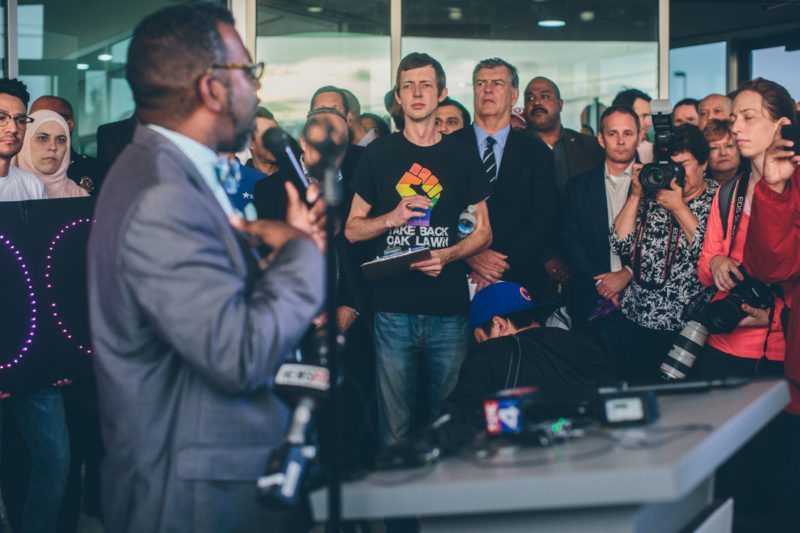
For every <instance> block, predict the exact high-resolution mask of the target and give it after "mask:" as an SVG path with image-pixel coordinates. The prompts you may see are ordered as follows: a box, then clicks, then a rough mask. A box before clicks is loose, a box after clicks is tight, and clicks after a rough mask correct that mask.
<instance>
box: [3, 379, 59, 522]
mask: <svg viewBox="0 0 800 533" xmlns="http://www.w3.org/2000/svg"><path fill="white" fill-rule="evenodd" d="M0 406H2V410H0V413H2V412H3V411H5V413H6V416H8V414H7V413H13V415H14V417H15V418H16V420H17V424H18V425H19V429H20V432H21V433H22V437H23V439H24V440H25V444H26V445H27V446H28V452H29V453H30V456H31V474H30V481H29V482H28V492H27V495H26V497H25V506H24V508H23V510H22V531H23V533H34V532H35V533H47V532H55V531H56V528H57V524H58V513H59V511H60V510H61V501H62V499H63V497H64V488H65V486H66V483H67V474H68V473H69V437H68V434H67V421H66V418H65V416H64V401H63V400H62V398H61V391H60V390H59V389H55V388H52V387H45V388H42V389H37V390H33V391H27V392H21V393H13V394H12V396H11V398H9V399H7V400H3V402H2V403H0ZM1 421H2V420H1V419H0V422H1Z"/></svg>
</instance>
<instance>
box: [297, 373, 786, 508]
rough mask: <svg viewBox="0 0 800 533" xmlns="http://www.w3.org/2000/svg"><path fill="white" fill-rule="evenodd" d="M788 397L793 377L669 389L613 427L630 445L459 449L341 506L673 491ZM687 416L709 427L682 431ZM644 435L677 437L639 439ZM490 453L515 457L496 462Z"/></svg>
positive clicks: (619, 498)
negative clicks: (649, 407)
mask: <svg viewBox="0 0 800 533" xmlns="http://www.w3.org/2000/svg"><path fill="white" fill-rule="evenodd" d="M788 402H789V391H788V388H787V386H786V383H785V382H784V381H762V382H754V383H750V384H748V385H745V386H742V387H739V388H735V389H717V390H713V391H710V392H706V393H694V394H683V395H673V396H661V397H660V398H659V405H660V410H661V417H660V418H659V420H658V421H656V422H655V423H654V424H651V425H649V426H645V427H641V428H635V429H627V430H618V431H616V432H614V436H615V437H617V438H618V439H621V440H622V442H624V443H625V446H620V445H619V444H614V443H613V442H612V441H611V440H610V439H608V438H606V439H603V438H599V437H594V436H590V437H588V438H585V439H581V440H575V441H572V442H569V443H566V444H563V445H558V446H555V447H552V448H547V449H526V450H521V451H520V452H519V453H516V454H514V455H511V456H506V457H496V458H494V459H491V460H484V461H482V462H481V464H482V465H484V466H483V467H479V466H476V465H475V464H474V461H475V460H476V459H471V460H466V459H464V458H461V457H450V458H447V459H445V460H443V461H441V462H440V463H438V464H436V465H435V466H432V467H429V468H428V469H420V470H404V471H392V472H376V473H373V474H371V475H370V476H368V477H367V478H365V479H364V480H361V481H358V482H355V483H348V484H345V485H344V487H343V490H342V516H343V518H345V519H361V518H364V519H371V518H381V517H384V516H407V515H408V516H441V515H464V514H474V513H498V512H500V513H502V512H512V511H535V510H544V509H559V508H569V507H589V506H610V505H636V504H642V503H647V502H658V501H673V500H676V499H678V498H681V497H683V496H684V495H686V494H687V493H688V492H689V491H690V490H692V489H693V488H694V487H696V486H697V485H698V484H699V483H700V482H701V481H703V480H704V479H707V478H708V477H709V476H711V475H712V474H713V473H714V471H715V470H716V469H717V468H718V467H719V466H720V465H721V464H722V463H723V462H724V461H725V460H726V459H727V458H728V457H730V456H731V455H732V454H733V453H734V452H735V451H736V450H737V449H738V448H739V447H741V446H742V445H743V444H744V443H745V442H747V441H748V440H749V439H750V438H752V437H753V436H754V435H755V434H756V433H757V432H758V431H759V430H760V429H761V428H762V427H763V426H764V425H765V424H766V423H767V422H769V420H771V419H772V418H773V417H774V416H775V415H777V414H778V413H779V412H780V411H781V410H782V409H783V407H784V406H786V404H787V403H788ZM687 425H694V426H699V427H704V428H707V429H697V430H694V431H685V432H683V433H682V434H680V435H679V434H678V432H675V431H673V430H674V429H675V428H678V427H685V426H687ZM642 439H647V440H648V441H649V442H651V443H656V442H657V441H660V440H662V439H663V440H670V439H672V440H670V441H669V442H667V443H664V444H663V445H660V446H655V447H650V448H644V449H631V447H630V445H632V444H635V443H636V442H637V441H640V440H642ZM582 454H586V455H587V456H589V457H585V458H580V456H581V455H582ZM489 461H492V462H494V463H495V464H496V463H502V462H507V463H508V464H509V465H510V466H503V465H499V466H498V467H492V468H487V467H486V465H487V464H489ZM525 462H527V463H529V464H530V463H536V464H531V465H530V466H523V464H524V463H525ZM513 463H516V464H513ZM311 502H312V508H313V510H314V516H315V518H316V519H317V520H324V519H325V518H326V517H327V496H326V491H325V490H324V489H322V490H319V491H316V492H315V493H313V494H312V496H311Z"/></svg>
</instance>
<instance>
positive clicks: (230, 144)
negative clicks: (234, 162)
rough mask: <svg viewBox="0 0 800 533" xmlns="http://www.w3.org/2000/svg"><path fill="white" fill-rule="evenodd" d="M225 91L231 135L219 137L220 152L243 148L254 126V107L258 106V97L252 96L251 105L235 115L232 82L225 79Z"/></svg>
mask: <svg viewBox="0 0 800 533" xmlns="http://www.w3.org/2000/svg"><path fill="white" fill-rule="evenodd" d="M225 85H226V89H227V91H226V93H227V98H226V100H227V102H226V103H227V107H228V109H227V113H226V114H227V116H228V119H229V120H230V124H231V127H232V129H233V135H232V137H231V138H230V139H221V140H220V141H219V146H218V147H217V150H218V151H220V152H240V151H242V150H244V148H245V147H246V146H247V144H248V143H249V142H250V139H251V137H252V135H253V130H254V129H255V127H256V109H257V108H258V99H257V98H253V106H252V107H251V108H250V109H249V110H248V111H247V112H246V113H241V115H242V116H240V115H237V112H236V108H235V102H234V100H235V99H234V97H233V88H232V86H231V85H232V84H231V83H230V82H229V81H227V80H226V83H225Z"/></svg>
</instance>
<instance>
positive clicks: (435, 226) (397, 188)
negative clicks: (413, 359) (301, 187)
mask: <svg viewBox="0 0 800 533" xmlns="http://www.w3.org/2000/svg"><path fill="white" fill-rule="evenodd" d="M353 189H354V190H355V192H356V193H358V195H359V196H361V197H362V198H363V199H364V200H365V201H366V202H367V203H369V204H370V205H371V206H372V210H371V211H370V214H369V216H370V217H377V216H381V215H385V214H386V213H388V212H390V211H392V210H393V209H394V208H395V207H397V204H398V203H399V202H400V200H401V199H402V198H403V197H406V196H414V195H415V194H417V192H415V191H424V194H425V195H427V196H428V197H429V198H430V199H431V200H432V201H433V204H434V205H433V207H432V208H431V209H430V210H429V212H428V214H427V215H426V216H424V217H415V218H411V219H410V220H409V223H408V224H406V225H405V226H402V227H399V228H393V229H391V230H389V231H388V232H386V233H384V234H383V235H380V236H379V237H377V238H376V239H375V256H381V255H383V253H384V252H385V251H386V249H387V248H391V249H394V248H399V249H400V250H407V249H409V248H412V247H414V246H428V247H429V248H431V249H441V248H447V247H450V246H453V245H455V244H456V242H457V241H458V234H457V227H458V217H459V215H460V214H461V212H462V211H464V209H466V208H467V206H468V205H471V204H476V203H478V202H480V201H482V200H485V199H486V198H487V197H488V196H489V194H491V188H490V185H489V181H488V179H487V178H486V174H485V173H484V172H483V168H482V166H481V163H480V159H479V158H478V155H477V152H476V150H475V147H474V146H469V145H468V144H467V143H466V142H465V141H463V140H461V139H455V138H452V137H449V136H447V135H444V136H442V140H441V141H440V142H438V143H437V144H435V145H433V146H417V145H416V144H414V143H412V142H411V141H409V140H408V139H406V138H405V136H404V135H403V134H402V133H395V134H393V135H390V136H388V137H380V138H378V139H376V140H375V141H373V142H372V143H370V145H369V146H368V147H367V149H366V151H365V152H364V155H363V156H362V158H361V162H360V163H359V166H358V169H357V170H356V175H355V179H354V181H353ZM466 274H467V270H466V267H465V265H464V263H463V262H462V261H456V262H453V263H450V264H448V265H446V266H445V267H444V269H443V270H442V272H441V274H439V276H437V277H435V278H432V277H430V276H426V275H425V274H422V273H421V272H418V271H410V272H408V273H405V274H401V275H398V276H393V277H390V278H386V279H384V280H380V281H377V282H375V284H374V294H373V298H374V308H375V310H376V311H383V312H390V313H406V314H411V315H465V314H467V308H468V306H469V289H468V288H467V279H466Z"/></svg>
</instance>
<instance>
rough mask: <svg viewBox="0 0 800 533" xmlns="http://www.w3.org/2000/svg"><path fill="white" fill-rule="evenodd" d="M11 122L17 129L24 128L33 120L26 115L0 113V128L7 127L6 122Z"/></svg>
mask: <svg viewBox="0 0 800 533" xmlns="http://www.w3.org/2000/svg"><path fill="white" fill-rule="evenodd" d="M9 120H13V121H14V122H15V123H16V124H17V126H18V127H20V128H26V127H27V126H28V124H30V123H31V122H33V118H32V117H29V116H28V115H14V116H12V115H9V114H8V113H6V112H5V111H0V127H2V126H6V125H8V121H9Z"/></svg>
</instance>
